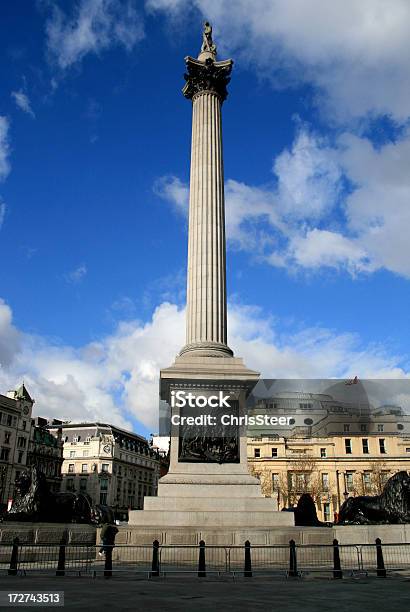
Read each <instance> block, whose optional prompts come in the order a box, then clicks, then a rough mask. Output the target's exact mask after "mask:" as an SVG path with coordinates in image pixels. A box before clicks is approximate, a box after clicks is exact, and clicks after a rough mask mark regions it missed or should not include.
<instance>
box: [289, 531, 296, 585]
mask: <svg viewBox="0 0 410 612" xmlns="http://www.w3.org/2000/svg"><path fill="white" fill-rule="evenodd" d="M297 575H298V563H297V558H296V543H295V540H289V576H293V577H295V576H297Z"/></svg>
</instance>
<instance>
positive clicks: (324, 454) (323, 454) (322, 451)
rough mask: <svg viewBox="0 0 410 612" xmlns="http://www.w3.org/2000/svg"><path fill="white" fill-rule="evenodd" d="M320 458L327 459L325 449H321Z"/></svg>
mask: <svg viewBox="0 0 410 612" xmlns="http://www.w3.org/2000/svg"><path fill="white" fill-rule="evenodd" d="M320 456H321V457H322V459H324V458H325V457H327V452H326V449H325V448H321V449H320Z"/></svg>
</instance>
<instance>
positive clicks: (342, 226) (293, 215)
mask: <svg viewBox="0 0 410 612" xmlns="http://www.w3.org/2000/svg"><path fill="white" fill-rule="evenodd" d="M409 167H410V129H409V130H407V131H404V132H403V134H402V136H401V138H400V139H398V140H397V141H396V142H392V143H388V144H385V145H383V146H381V147H378V148H376V147H375V146H374V145H372V143H371V142H370V141H369V140H368V139H367V138H364V137H358V136H354V135H352V134H350V133H344V134H342V135H341V136H340V137H339V138H338V139H337V140H336V142H335V143H333V144H330V143H329V142H327V141H326V140H324V139H323V138H319V137H318V136H317V135H315V134H313V133H310V132H309V131H308V130H307V127H306V126H302V127H299V128H298V132H297V135H296V138H295V141H294V143H293V145H292V146H291V147H290V148H289V149H285V150H284V151H283V152H282V153H280V154H279V155H278V156H277V158H276V159H275V160H274V163H273V172H274V175H275V176H274V178H275V179H276V180H275V181H274V182H272V183H271V184H269V185H264V186H254V185H246V184H244V183H241V182H238V181H235V180H232V179H229V180H227V181H226V188H225V197H226V231H227V238H228V245H231V246H233V247H235V248H239V249H241V250H244V251H247V252H249V253H251V254H252V256H256V257H258V258H259V259H261V260H262V261H267V262H268V263H270V264H271V265H274V266H282V267H288V268H290V269H292V270H295V269H315V270H319V269H320V268H336V269H340V270H343V269H344V270H347V271H348V272H349V273H350V274H352V275H357V274H360V273H371V272H374V271H376V270H379V269H381V268H384V269H386V270H389V271H391V272H394V273H396V274H400V275H402V276H404V277H406V278H410V242H409V240H408V237H407V231H406V228H409V227H410V205H409V203H410V173H409V171H408V168H409ZM346 181H348V182H349V184H350V187H349V190H346V185H345V183H346ZM166 185H167V188H166V189H163V190H162V192H161V195H162V197H164V198H168V199H170V200H172V201H174V203H175V206H176V207H177V208H178V210H180V211H182V212H183V213H184V214H186V207H187V201H188V187H187V186H186V185H184V184H182V183H181V182H180V181H179V180H178V179H176V178H175V177H173V178H172V182H170V183H169V182H168V183H166ZM181 194H183V198H181V197H180V196H181ZM182 202H183V206H182V205H181V203H182Z"/></svg>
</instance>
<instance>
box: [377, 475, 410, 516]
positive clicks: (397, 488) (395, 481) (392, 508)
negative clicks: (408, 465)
mask: <svg viewBox="0 0 410 612" xmlns="http://www.w3.org/2000/svg"><path fill="white" fill-rule="evenodd" d="M381 498H382V502H383V505H384V507H385V509H386V510H388V511H389V512H394V513H396V514H400V515H402V516H403V518H404V517H405V516H408V515H410V476H409V475H408V473H407V472H405V471H404V470H403V471H401V472H397V473H396V474H394V475H393V476H392V477H391V478H389V480H388V481H387V482H386V484H385V487H384V490H383V493H382V495H381Z"/></svg>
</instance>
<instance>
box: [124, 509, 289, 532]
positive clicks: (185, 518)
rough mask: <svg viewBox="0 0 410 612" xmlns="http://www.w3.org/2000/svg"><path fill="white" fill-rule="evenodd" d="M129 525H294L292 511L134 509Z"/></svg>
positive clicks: (267, 526) (229, 526) (130, 515)
mask: <svg viewBox="0 0 410 612" xmlns="http://www.w3.org/2000/svg"><path fill="white" fill-rule="evenodd" d="M128 524H129V525H138V526H140V527H157V526H164V525H166V526H167V527H199V528H202V529H205V528H207V527H215V526H216V525H217V526H218V527H228V528H236V527H249V526H250V525H251V526H252V527H253V528H255V527H262V528H266V529H267V528H270V527H280V526H286V527H290V526H293V525H294V515H293V513H292V512H275V511H270V512H269V511H267V512H265V511H258V512H243V511H238V512H232V511H229V512H221V511H220V510H214V511H211V510H208V511H189V510H175V511H174V510H166V509H165V510H131V511H130V513H129V521H128Z"/></svg>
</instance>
